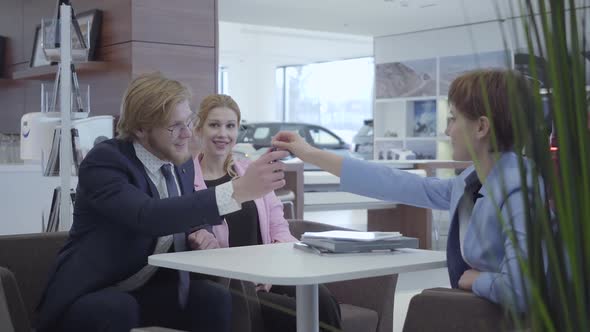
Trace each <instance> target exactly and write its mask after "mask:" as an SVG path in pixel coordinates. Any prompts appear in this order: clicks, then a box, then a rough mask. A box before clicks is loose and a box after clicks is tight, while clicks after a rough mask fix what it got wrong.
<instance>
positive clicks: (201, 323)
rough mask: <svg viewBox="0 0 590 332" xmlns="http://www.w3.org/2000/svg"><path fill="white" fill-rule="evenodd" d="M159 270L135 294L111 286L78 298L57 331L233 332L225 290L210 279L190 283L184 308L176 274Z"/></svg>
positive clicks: (229, 297)
mask: <svg viewBox="0 0 590 332" xmlns="http://www.w3.org/2000/svg"><path fill="white" fill-rule="evenodd" d="M160 270H162V271H158V272H157V273H156V275H155V276H154V278H152V280H150V281H149V282H148V283H147V284H146V285H145V286H143V287H142V288H140V289H138V290H137V291H133V292H130V293H127V292H122V291H119V290H116V289H112V288H107V289H103V290H99V291H96V292H94V293H90V294H86V295H84V296H82V297H80V298H79V299H78V300H76V301H75V302H74V303H73V304H72V305H71V306H70V307H69V308H68V309H67V310H66V312H65V313H64V315H63V316H62V318H61V320H60V322H58V324H57V327H56V328H55V331H63V332H70V331H71V332H74V331H75V332H79V331H85V332H86V331H88V332H91V331H96V332H98V331H100V332H123V331H124V332H129V330H130V329H132V328H135V327H140V326H161V327H168V328H172V329H179V330H184V331H199V332H229V331H230V326H231V324H230V323H231V296H230V293H229V291H228V290H227V289H225V288H224V287H223V286H221V285H219V284H216V283H214V282H212V281H209V280H191V284H190V291H189V292H190V294H189V299H188V303H187V305H186V307H185V308H184V309H181V308H180V305H179V301H178V286H177V277H172V276H174V273H175V272H176V271H171V270H165V269H160ZM176 275H177V274H176Z"/></svg>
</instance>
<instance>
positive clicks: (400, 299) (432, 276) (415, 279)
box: [304, 210, 450, 332]
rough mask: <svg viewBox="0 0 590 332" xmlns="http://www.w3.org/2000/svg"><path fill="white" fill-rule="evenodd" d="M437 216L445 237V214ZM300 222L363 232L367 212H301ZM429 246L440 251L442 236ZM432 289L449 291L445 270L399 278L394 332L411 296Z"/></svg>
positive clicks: (405, 311) (446, 223)
mask: <svg viewBox="0 0 590 332" xmlns="http://www.w3.org/2000/svg"><path fill="white" fill-rule="evenodd" d="M437 212H438V211H436V212H435V213H434V215H433V217H434V218H433V219H434V225H437V224H438V225H440V227H439V228H440V234H441V235H442V234H445V235H446V229H448V226H446V225H448V213H446V214H444V213H437ZM304 219H305V220H310V221H317V222H322V223H326V224H331V225H336V226H342V227H348V228H352V229H356V230H359V231H366V230H367V210H346V211H344V210H343V211H322V212H305V213H304ZM441 219H442V220H441ZM434 225H433V226H434ZM433 242H434V246H435V249H439V250H440V248H445V246H446V236H440V237H439V241H433ZM433 287H450V285H449V277H448V275H447V270H446V269H437V270H428V271H422V272H411V273H404V274H400V275H399V279H398V282H397V287H396V291H395V304H394V311H393V331H394V332H401V331H402V328H403V326H404V320H405V319H406V313H407V311H408V304H409V303H410V299H411V298H412V296H414V295H416V294H418V293H420V292H421V291H422V290H423V289H425V288H433Z"/></svg>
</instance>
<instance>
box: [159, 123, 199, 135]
mask: <svg viewBox="0 0 590 332" xmlns="http://www.w3.org/2000/svg"><path fill="white" fill-rule="evenodd" d="M195 120H196V119H191V120H189V121H188V122H187V123H184V124H177V125H173V126H170V127H168V128H166V130H168V131H169V132H170V135H171V136H172V137H179V136H180V134H181V133H182V130H183V129H186V130H188V132H189V133H190V134H191V135H192V133H193V129H194V128H195Z"/></svg>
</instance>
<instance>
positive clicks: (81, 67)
mask: <svg viewBox="0 0 590 332" xmlns="http://www.w3.org/2000/svg"><path fill="white" fill-rule="evenodd" d="M75 65H76V72H77V73H78V74H81V73H90V72H97V71H104V70H106V69H108V68H109V67H111V65H110V64H109V63H108V62H105V61H88V62H81V63H76V64H75ZM57 67H58V66H57V65H53V66H51V65H49V66H40V67H33V68H28V69H24V70H19V71H15V72H13V73H12V79H14V80H44V79H54V78H55V73H56V72H57Z"/></svg>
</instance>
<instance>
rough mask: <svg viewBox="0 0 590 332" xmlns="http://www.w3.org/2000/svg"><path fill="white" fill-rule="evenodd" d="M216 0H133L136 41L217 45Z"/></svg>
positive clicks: (134, 35) (134, 38)
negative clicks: (164, 0) (163, 0)
mask: <svg viewBox="0 0 590 332" xmlns="http://www.w3.org/2000/svg"><path fill="white" fill-rule="evenodd" d="M215 3H216V1H215V0H166V2H165V3H163V2H162V1H161V0H134V1H133V20H132V21H133V38H132V39H133V40H134V41H142V42H157V43H167V44H179V45H193V46H205V47H214V46H215V24H216V23H215V22H216V19H215Z"/></svg>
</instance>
